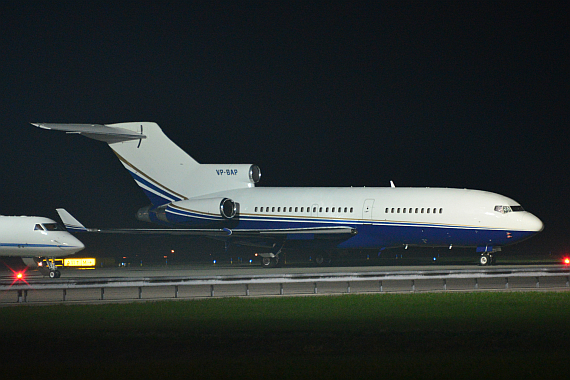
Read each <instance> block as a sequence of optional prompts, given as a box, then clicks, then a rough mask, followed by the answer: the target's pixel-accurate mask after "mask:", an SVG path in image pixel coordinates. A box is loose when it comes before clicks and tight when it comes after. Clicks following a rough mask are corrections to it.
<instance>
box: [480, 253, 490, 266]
mask: <svg viewBox="0 0 570 380" xmlns="http://www.w3.org/2000/svg"><path fill="white" fill-rule="evenodd" d="M493 260H494V259H493V255H491V254H489V253H484V254H482V255H481V257H479V265H481V266H487V265H491V263H492V262H493Z"/></svg>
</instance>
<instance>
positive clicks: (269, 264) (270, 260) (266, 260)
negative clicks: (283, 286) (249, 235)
mask: <svg viewBox="0 0 570 380" xmlns="http://www.w3.org/2000/svg"><path fill="white" fill-rule="evenodd" d="M278 263H279V258H277V257H262V258H261V266H262V267H263V268H274V267H276V266H277V264H278Z"/></svg>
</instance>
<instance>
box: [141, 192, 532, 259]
mask: <svg viewBox="0 0 570 380" xmlns="http://www.w3.org/2000/svg"><path fill="white" fill-rule="evenodd" d="M224 197H227V198H231V199H232V200H234V201H235V202H236V203H237V204H239V211H238V214H237V216H236V217H234V218H232V219H225V218H224V217H223V216H221V215H220V213H219V212H217V211H218V210H215V209H214V210H212V209H211V208H210V209H208V210H206V209H205V208H204V207H193V206H195V205H198V203H197V202H196V200H194V199H190V200H181V201H177V202H174V203H171V204H169V206H167V207H166V208H162V209H159V210H157V211H158V212H157V213H155V214H154V215H153V213H152V212H151V213H150V215H149V216H150V218H151V220H152V221H155V222H162V223H166V224H169V225H173V226H178V227H180V226H187V227H207V226H218V227H224V226H227V227H228V228H229V227H231V228H232V229H287V228H312V227H330V226H347V227H352V228H355V229H356V230H357V231H358V233H357V234H356V235H355V236H353V237H351V238H349V239H347V240H345V241H343V242H341V243H339V244H338V246H337V247H338V248H361V249H366V248H380V249H381V248H389V247H398V246H406V245H410V246H430V247H434V246H447V247H449V246H455V247H472V246H475V247H479V246H495V247H497V246H504V245H508V244H513V243H515V242H518V241H521V240H524V239H526V238H528V237H530V236H532V235H533V234H535V233H536V232H538V231H540V230H542V222H541V221H540V220H539V219H538V218H536V217H535V216H534V215H532V214H531V213H529V212H526V211H524V210H522V208H521V207H520V205H519V204H518V203H517V202H516V201H514V200H512V199H510V198H507V197H504V196H502V195H499V194H495V193H491V192H485V191H478V190H467V189H447V188H389V187H387V188H315V187H309V188H263V187H255V188H247V189H239V190H230V191H224V192H222V193H219V194H216V193H214V194H208V195H207V196H204V197H200V198H198V199H215V200H217V199H223V198H224ZM213 204H214V205H215V204H217V203H216V202H213ZM507 210H508V211H507ZM287 239H289V240H295V239H302V240H307V239H310V237H309V236H305V235H296V234H294V233H292V234H290V235H288V236H287Z"/></svg>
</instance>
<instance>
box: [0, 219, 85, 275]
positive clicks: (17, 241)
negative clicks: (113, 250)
mask: <svg viewBox="0 0 570 380" xmlns="http://www.w3.org/2000/svg"><path fill="white" fill-rule="evenodd" d="M83 248H85V246H84V245H83V243H82V242H80V241H79V240H78V239H77V238H76V237H75V236H73V235H71V234H70V233H69V232H67V231H66V230H65V229H64V228H63V227H62V226H60V225H59V224H57V223H56V222H54V221H53V220H51V219H48V218H43V217H39V216H0V256H9V257H21V258H22V260H23V261H24V264H26V265H28V266H30V267H34V268H38V267H39V268H40V269H42V268H46V269H45V270H44V271H43V272H46V273H49V277H51V278H58V277H60V275H61V273H60V272H59V270H57V268H56V266H55V264H54V263H53V260H45V258H46V257H47V258H49V259H53V258H56V257H62V256H69V255H72V254H74V253H76V252H79V251H81V250H82V249H83Z"/></svg>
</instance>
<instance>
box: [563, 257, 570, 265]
mask: <svg viewBox="0 0 570 380" xmlns="http://www.w3.org/2000/svg"><path fill="white" fill-rule="evenodd" d="M563 262H564V265H570V257H566V258H564V261H563Z"/></svg>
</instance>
